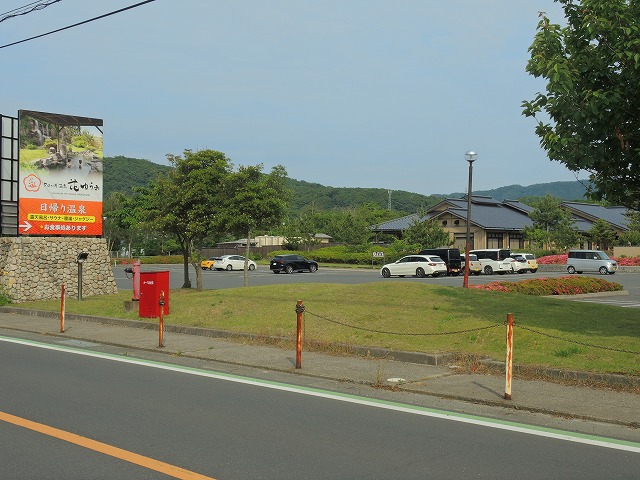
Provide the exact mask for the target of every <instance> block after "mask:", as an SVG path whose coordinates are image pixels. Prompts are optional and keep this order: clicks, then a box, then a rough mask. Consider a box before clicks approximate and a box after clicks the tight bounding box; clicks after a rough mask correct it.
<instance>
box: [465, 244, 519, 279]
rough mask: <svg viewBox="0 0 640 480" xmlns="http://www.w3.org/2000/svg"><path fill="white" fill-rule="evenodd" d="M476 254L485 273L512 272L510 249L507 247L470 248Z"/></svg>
mask: <svg viewBox="0 0 640 480" xmlns="http://www.w3.org/2000/svg"><path fill="white" fill-rule="evenodd" d="M470 253H473V254H475V255H477V256H478V261H479V262H480V266H481V268H482V272H483V273H484V274H486V275H493V274H494V273H497V274H499V275H504V274H505V273H513V268H511V267H512V265H511V263H512V262H511V259H510V255H511V250H509V249H508V248H487V249H485V250H471V252H470Z"/></svg>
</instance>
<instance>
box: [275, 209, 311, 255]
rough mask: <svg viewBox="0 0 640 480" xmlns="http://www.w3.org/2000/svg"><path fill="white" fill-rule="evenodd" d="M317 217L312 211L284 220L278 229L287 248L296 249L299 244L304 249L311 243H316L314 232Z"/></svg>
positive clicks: (307, 248)
mask: <svg viewBox="0 0 640 480" xmlns="http://www.w3.org/2000/svg"><path fill="white" fill-rule="evenodd" d="M317 217H318V216H317V214H314V213H302V214H300V215H298V216H296V217H288V218H287V219H286V220H285V222H284V225H283V226H282V228H280V231H281V232H282V235H283V236H284V237H285V241H286V243H287V245H288V247H289V248H291V249H293V250H297V249H298V248H300V246H304V247H305V250H309V248H310V247H311V245H313V244H315V243H318V240H317V239H316V238H315V234H316V233H317V232H318V229H317V226H316V225H317V224H318V218H317Z"/></svg>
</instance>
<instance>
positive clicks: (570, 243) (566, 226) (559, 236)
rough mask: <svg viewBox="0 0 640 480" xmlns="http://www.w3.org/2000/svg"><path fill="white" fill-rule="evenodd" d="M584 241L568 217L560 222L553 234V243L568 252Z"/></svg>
mask: <svg viewBox="0 0 640 480" xmlns="http://www.w3.org/2000/svg"><path fill="white" fill-rule="evenodd" d="M582 240H583V236H582V234H581V233H580V230H578V227H576V226H575V224H574V221H573V220H572V219H571V217H570V216H568V215H567V216H566V217H565V218H563V219H562V220H560V222H558V223H557V224H556V225H555V227H554V229H553V231H552V232H551V241H552V242H553V244H554V245H555V246H556V247H558V248H560V249H562V250H568V249H569V248H571V247H575V246H576V245H579V244H580V243H581V242H582Z"/></svg>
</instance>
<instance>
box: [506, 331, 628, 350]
mask: <svg viewBox="0 0 640 480" xmlns="http://www.w3.org/2000/svg"><path fill="white" fill-rule="evenodd" d="M516 327H519V328H522V329H523V330H527V331H528V332H531V333H536V334H538V335H542V336H543V337H548V338H554V339H556V340H562V341H564V342H568V343H575V344H576V345H582V346H584V347H592V348H599V349H601V350H611V351H613V352H619V353H630V354H632V355H640V352H635V351H633V350H623V349H621V348H613V347H603V346H602V345H594V344H592V343H586V342H580V341H578V340H569V339H567V338H562V337H558V336H557V335H551V334H549V333H544V332H539V331H538V330H534V329H533V328H529V327H525V326H523V325H516Z"/></svg>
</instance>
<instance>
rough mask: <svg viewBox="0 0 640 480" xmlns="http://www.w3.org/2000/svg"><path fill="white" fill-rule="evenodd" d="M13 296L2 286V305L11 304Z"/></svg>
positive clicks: (0, 289) (0, 299) (0, 294)
mask: <svg viewBox="0 0 640 480" xmlns="http://www.w3.org/2000/svg"><path fill="white" fill-rule="evenodd" d="M12 301H13V300H11V296H10V295H9V294H8V293H7V292H6V291H5V289H4V287H2V286H0V306H1V305H10V304H11V302H12Z"/></svg>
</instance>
